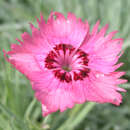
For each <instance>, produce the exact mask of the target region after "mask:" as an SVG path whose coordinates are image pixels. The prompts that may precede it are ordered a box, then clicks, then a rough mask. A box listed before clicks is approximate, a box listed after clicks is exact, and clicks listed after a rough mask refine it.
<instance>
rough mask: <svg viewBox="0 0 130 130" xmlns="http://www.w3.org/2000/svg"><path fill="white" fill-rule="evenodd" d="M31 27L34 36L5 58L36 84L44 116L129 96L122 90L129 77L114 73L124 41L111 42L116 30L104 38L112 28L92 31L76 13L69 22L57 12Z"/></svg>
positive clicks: (113, 40) (33, 87)
mask: <svg viewBox="0 0 130 130" xmlns="http://www.w3.org/2000/svg"><path fill="white" fill-rule="evenodd" d="M37 22H38V26H39V28H35V27H34V26H33V25H32V24H30V25H31V29H32V35H29V34H28V33H27V32H24V33H23V34H22V36H21V37H22V41H21V40H19V39H17V41H18V42H19V43H20V44H19V45H18V44H12V45H11V51H8V52H4V53H5V56H6V59H7V60H8V62H9V63H11V64H12V65H13V66H14V67H15V68H16V69H17V70H18V71H20V72H21V73H23V74H24V75H25V76H26V77H27V78H28V79H29V80H30V82H31V84H32V89H33V90H34V91H35V96H36V98H37V99H38V100H39V101H40V102H41V104H42V111H43V116H46V115H48V114H50V113H52V112H55V111H57V110H60V111H61V112H62V111H64V110H66V109H67V108H72V107H73V106H74V104H81V103H84V102H86V101H92V102H98V103H112V104H115V105H119V104H120V103H121V102H122V96H121V94H120V93H119V91H122V92H125V90H124V89H123V88H120V87H119V86H118V85H119V84H121V83H125V82H126V80H123V79H119V78H120V77H121V76H122V75H124V72H117V71H115V70H116V69H117V68H119V67H120V66H121V65H122V63H118V64H117V61H118V59H119V57H120V56H121V55H122V53H121V48H122V43H123V40H122V39H121V38H118V39H112V37H113V36H114V35H115V34H116V33H117V31H113V32H110V33H109V34H108V35H105V33H106V30H107V29H108V25H105V26H104V27H103V28H102V29H101V30H100V31H98V26H99V21H98V22H97V23H96V24H95V25H94V27H93V29H92V31H89V24H88V22H87V21H85V22H83V21H82V20H81V19H80V18H76V16H75V15H74V14H72V13H68V15H67V18H65V17H64V15H63V14H61V13H59V12H52V13H51V14H50V16H49V18H48V20H47V22H45V21H44V19H43V16H42V15H41V18H40V19H38V18H37Z"/></svg>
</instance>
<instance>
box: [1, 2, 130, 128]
mask: <svg viewBox="0 0 130 130" xmlns="http://www.w3.org/2000/svg"><path fill="white" fill-rule="evenodd" d="M51 11H60V12H62V13H64V14H65V15H67V12H73V13H75V14H76V16H77V17H81V18H82V19H83V20H84V19H87V20H88V21H89V23H90V25H91V28H92V27H93V25H94V24H95V23H96V21H97V20H98V19H100V20H101V26H103V25H105V24H106V23H109V25H110V28H109V31H108V32H110V31H112V30H119V33H118V34H117V37H122V38H124V46H123V49H124V55H123V56H122V57H121V59H120V61H123V62H124V63H125V64H124V66H123V67H121V69H120V70H125V71H126V75H125V76H124V77H123V78H125V79H128V81H129V82H130V80H129V78H130V69H129V66H130V0H0V52H1V51H2V49H5V50H9V47H10V44H11V43H16V40H15V38H16V37H18V38H20V35H21V33H23V32H24V31H27V32H30V33H31V31H30V29H29V24H28V23H29V22H32V23H33V24H34V25H36V19H35V16H37V17H39V16H40V12H42V13H43V15H44V18H45V19H47V17H48V15H49V13H50V12H51ZM36 26H37V25H36ZM101 26H100V28H101ZM129 82H128V83H127V84H125V85H122V86H121V87H125V88H126V89H127V93H125V94H123V97H124V98H123V103H122V104H121V105H120V106H119V107H116V106H114V105H112V104H95V103H85V104H82V105H76V106H75V107H74V108H73V109H71V110H67V111H65V112H63V113H59V112H56V113H53V114H51V115H49V116H48V117H46V118H44V117H42V113H41V105H40V103H39V102H37V101H36V99H34V92H33V91H32V89H31V85H30V84H29V81H28V80H27V79H26V78H25V77H24V76H23V75H22V74H20V73H19V72H18V71H16V70H15V69H13V68H12V67H11V66H10V65H9V63H7V62H5V60H4V58H3V55H2V53H0V130H130V100H129V99H130V90H129V89H130V85H129V84H130V83H129Z"/></svg>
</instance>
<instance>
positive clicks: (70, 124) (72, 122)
mask: <svg viewBox="0 0 130 130" xmlns="http://www.w3.org/2000/svg"><path fill="white" fill-rule="evenodd" d="M95 105H96V103H93V102H88V103H87V104H86V105H85V106H84V108H83V109H82V110H81V109H79V106H77V107H78V109H79V110H81V112H78V114H72V115H71V117H70V118H68V120H67V121H65V123H64V124H63V125H62V126H61V127H60V128H59V129H58V130H64V129H67V130H73V129H74V128H75V127H76V126H78V125H79V123H80V122H81V121H82V120H84V119H85V117H86V116H87V114H88V113H89V112H90V111H91V110H92V108H93V107H94V106H95Z"/></svg>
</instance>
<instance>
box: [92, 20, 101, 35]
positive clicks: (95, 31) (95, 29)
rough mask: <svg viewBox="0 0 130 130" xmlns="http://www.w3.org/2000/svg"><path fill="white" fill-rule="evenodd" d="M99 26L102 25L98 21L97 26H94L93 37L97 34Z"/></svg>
mask: <svg viewBox="0 0 130 130" xmlns="http://www.w3.org/2000/svg"><path fill="white" fill-rule="evenodd" d="M99 24H100V20H98V21H97V22H96V24H95V25H94V27H93V30H92V33H91V35H95V34H97V32H98V27H99Z"/></svg>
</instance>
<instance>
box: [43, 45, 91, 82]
mask: <svg viewBox="0 0 130 130" xmlns="http://www.w3.org/2000/svg"><path fill="white" fill-rule="evenodd" d="M88 62H89V60H88V54H87V53H85V52H84V51H82V50H81V49H78V50H75V48H74V47H73V46H71V45H69V44H59V45H56V46H55V47H54V48H53V50H51V51H50V52H49V54H48V55H47V57H46V58H45V67H46V68H47V69H49V70H51V71H52V72H53V73H54V75H55V77H56V78H58V79H59V80H60V81H62V82H67V83H69V82H71V81H72V80H75V81H77V80H83V79H84V78H86V77H87V76H88V73H89V72H90V69H88V68H87V66H88Z"/></svg>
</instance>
